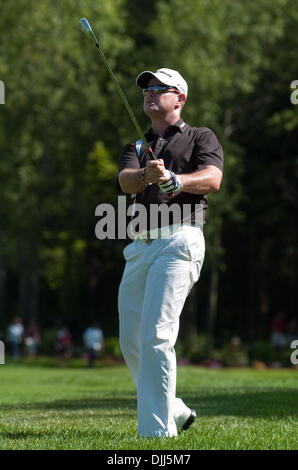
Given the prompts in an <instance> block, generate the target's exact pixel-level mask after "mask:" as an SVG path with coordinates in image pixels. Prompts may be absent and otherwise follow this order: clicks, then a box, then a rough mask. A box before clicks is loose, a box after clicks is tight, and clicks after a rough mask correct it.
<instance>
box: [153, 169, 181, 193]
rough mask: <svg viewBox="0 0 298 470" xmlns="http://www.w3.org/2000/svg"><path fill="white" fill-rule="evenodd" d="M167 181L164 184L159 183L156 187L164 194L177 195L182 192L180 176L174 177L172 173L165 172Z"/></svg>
mask: <svg viewBox="0 0 298 470" xmlns="http://www.w3.org/2000/svg"><path fill="white" fill-rule="evenodd" d="M166 173H167V175H166V176H165V178H167V180H166V181H165V182H164V183H159V184H158V186H159V187H160V189H161V190H162V191H163V192H164V193H166V194H173V195H174V194H177V193H180V191H182V183H181V178H180V176H178V175H176V174H175V173H174V172H173V171H170V170H166Z"/></svg>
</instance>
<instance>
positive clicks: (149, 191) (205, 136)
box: [119, 119, 223, 228]
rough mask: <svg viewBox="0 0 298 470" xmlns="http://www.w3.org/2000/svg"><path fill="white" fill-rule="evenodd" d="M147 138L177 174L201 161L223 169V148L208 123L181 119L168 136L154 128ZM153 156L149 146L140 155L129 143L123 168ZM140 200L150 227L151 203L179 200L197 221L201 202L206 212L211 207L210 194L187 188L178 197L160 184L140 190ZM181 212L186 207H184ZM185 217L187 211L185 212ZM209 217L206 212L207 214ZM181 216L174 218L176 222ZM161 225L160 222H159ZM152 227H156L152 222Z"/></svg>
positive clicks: (136, 165) (140, 164)
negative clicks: (195, 125) (186, 121)
mask: <svg viewBox="0 0 298 470" xmlns="http://www.w3.org/2000/svg"><path fill="white" fill-rule="evenodd" d="M145 136H146V139H147V140H148V143H149V145H150V146H151V148H152V150H153V152H154V155H155V156H156V157H157V158H162V159H163V160H164V164H165V167H166V168H167V169H168V170H171V171H173V172H174V173H176V174H178V175H179V174H183V173H193V172H194V171H196V170H197V169H198V166H199V165H214V166H216V167H217V168H219V169H220V170H221V171H223V149H222V147H221V145H220V143H219V141H218V140H217V138H216V136H215V134H214V132H213V131H212V130H211V129H209V128H208V127H192V126H189V125H188V124H186V123H185V122H184V121H183V119H180V120H179V121H178V122H177V123H176V124H174V125H173V126H169V127H168V129H167V130H166V132H165V135H164V137H160V136H159V135H156V134H154V132H153V131H152V129H150V130H149V131H148V132H147V133H146V134H145ZM148 159H149V156H148V154H147V151H146V147H145V146H144V145H142V147H141V152H140V157H138V155H137V151H136V144H135V143H133V144H128V145H126V146H125V147H124V148H123V149H122V152H121V154H120V161H119V172H120V171H122V170H124V169H125V168H134V169H139V168H144V167H145V166H146V162H147V160H148ZM136 202H137V203H139V204H143V205H144V206H145V207H146V209H147V213H148V225H147V226H148V227H149V226H150V215H149V211H150V204H158V205H160V204H167V205H168V206H171V205H172V204H179V205H180V206H181V209H182V207H183V205H184V204H188V205H190V207H191V222H192V223H194V222H195V212H196V210H197V209H198V206H199V205H200V207H201V208H202V209H203V211H204V214H205V211H206V209H207V207H208V196H207V195H201V194H189V193H184V192H183V191H182V192H181V193H180V194H177V195H176V196H174V197H171V196H169V195H167V194H165V193H163V192H162V191H161V190H160V189H159V187H158V185H157V184H152V185H150V186H147V187H146V188H145V189H144V190H143V191H142V192H140V193H138V194H137V199H136ZM181 214H183V211H182V210H181ZM181 219H183V215H182V216H181ZM204 220H205V215H204ZM176 222H177V220H172V219H171V220H170V223H176ZM158 226H160V222H159V224H158ZM150 228H155V227H152V226H150Z"/></svg>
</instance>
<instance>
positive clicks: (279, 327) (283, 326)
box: [270, 313, 288, 349]
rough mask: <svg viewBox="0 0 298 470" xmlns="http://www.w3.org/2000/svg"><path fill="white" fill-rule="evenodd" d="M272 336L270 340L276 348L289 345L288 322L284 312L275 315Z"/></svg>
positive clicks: (271, 327) (271, 328)
mask: <svg viewBox="0 0 298 470" xmlns="http://www.w3.org/2000/svg"><path fill="white" fill-rule="evenodd" d="M270 330H271V337H270V341H271V344H272V346H274V347H275V348H280V349H282V348H285V347H287V343H288V341H287V330H288V324H287V321H286V320H285V318H284V315H283V314H282V313H278V314H277V315H275V317H274V318H273V320H272V322H271V326H270Z"/></svg>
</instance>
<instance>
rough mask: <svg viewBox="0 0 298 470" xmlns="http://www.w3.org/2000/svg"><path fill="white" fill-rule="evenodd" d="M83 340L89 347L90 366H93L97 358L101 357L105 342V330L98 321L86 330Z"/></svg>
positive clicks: (87, 347) (88, 359)
mask: <svg viewBox="0 0 298 470" xmlns="http://www.w3.org/2000/svg"><path fill="white" fill-rule="evenodd" d="M83 340H84V344H85V347H86V349H87V361H88V367H93V366H94V361H95V359H97V358H99V357H100V354H101V352H102V350H103V344H104V337H103V332H102V330H101V328H100V327H99V324H98V323H97V322H94V323H93V324H92V325H91V326H89V328H87V329H86V330H85V332H84V334H83Z"/></svg>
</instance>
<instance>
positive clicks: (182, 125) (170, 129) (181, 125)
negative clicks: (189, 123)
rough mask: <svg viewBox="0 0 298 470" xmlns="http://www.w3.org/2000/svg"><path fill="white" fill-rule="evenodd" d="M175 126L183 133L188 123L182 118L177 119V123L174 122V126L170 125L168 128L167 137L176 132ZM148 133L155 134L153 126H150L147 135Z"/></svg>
mask: <svg viewBox="0 0 298 470" xmlns="http://www.w3.org/2000/svg"><path fill="white" fill-rule="evenodd" d="M175 128H177V129H178V131H179V132H181V133H182V132H184V131H185V130H186V124H185V122H184V121H183V119H182V118H180V119H179V121H177V122H176V123H175V124H173V125H172V126H169V127H168V128H167V130H166V132H165V137H168V136H170V135H172V134H174V132H173V131H174V130H175ZM147 134H148V135H150V134H151V135H152V134H153V135H155V134H154V132H153V129H152V127H150V129H149V130H148V131H147V132H146V135H147Z"/></svg>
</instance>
